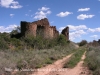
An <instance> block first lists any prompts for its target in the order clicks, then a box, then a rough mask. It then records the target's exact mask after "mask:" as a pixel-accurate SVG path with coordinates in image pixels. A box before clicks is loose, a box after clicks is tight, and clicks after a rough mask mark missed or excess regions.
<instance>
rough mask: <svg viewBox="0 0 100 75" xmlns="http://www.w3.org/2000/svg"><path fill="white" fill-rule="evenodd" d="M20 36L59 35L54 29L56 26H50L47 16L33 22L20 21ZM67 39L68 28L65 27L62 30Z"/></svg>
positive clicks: (46, 36)
mask: <svg viewBox="0 0 100 75" xmlns="http://www.w3.org/2000/svg"><path fill="white" fill-rule="evenodd" d="M20 25H21V36H27V35H33V36H42V37H44V38H49V39H52V38H56V37H58V36H59V32H58V31H57V29H56V26H50V24H49V21H48V19H47V18H44V19H41V20H38V21H34V22H26V21H21V24H20ZM62 34H64V35H65V36H66V38H67V40H69V29H68V28H65V29H64V30H63V31H62Z"/></svg>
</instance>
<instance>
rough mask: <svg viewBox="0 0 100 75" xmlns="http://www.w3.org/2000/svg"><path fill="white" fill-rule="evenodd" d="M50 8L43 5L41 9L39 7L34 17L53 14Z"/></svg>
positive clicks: (44, 16)
mask: <svg viewBox="0 0 100 75" xmlns="http://www.w3.org/2000/svg"><path fill="white" fill-rule="evenodd" d="M49 9H50V8H47V7H42V8H41V9H38V10H39V11H38V12H36V13H35V17H34V19H42V18H46V17H47V15H49V14H51V11H50V10H49Z"/></svg>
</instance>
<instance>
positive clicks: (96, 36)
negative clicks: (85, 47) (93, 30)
mask: <svg viewBox="0 0 100 75" xmlns="http://www.w3.org/2000/svg"><path fill="white" fill-rule="evenodd" d="M90 37H92V38H95V39H96V38H98V35H92V36H90Z"/></svg>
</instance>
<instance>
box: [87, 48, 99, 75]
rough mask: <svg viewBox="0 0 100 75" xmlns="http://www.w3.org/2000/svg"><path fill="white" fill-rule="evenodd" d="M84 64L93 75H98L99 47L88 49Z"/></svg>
mask: <svg viewBox="0 0 100 75" xmlns="http://www.w3.org/2000/svg"><path fill="white" fill-rule="evenodd" d="M85 62H86V64H87V66H88V67H89V69H90V70H91V71H92V72H93V75H100V46H98V47H94V46H90V47H89V48H88V50H87V53H86V60H85Z"/></svg>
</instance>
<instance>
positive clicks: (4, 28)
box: [0, 24, 17, 33]
mask: <svg viewBox="0 0 100 75" xmlns="http://www.w3.org/2000/svg"><path fill="white" fill-rule="evenodd" d="M16 27H17V25H15V24H14V25H9V26H8V27H5V26H0V32H1V33H3V32H11V31H12V30H14V29H15V28H16Z"/></svg>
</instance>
